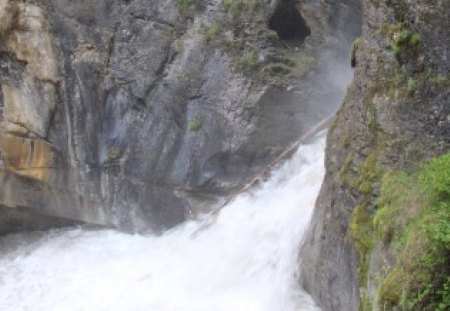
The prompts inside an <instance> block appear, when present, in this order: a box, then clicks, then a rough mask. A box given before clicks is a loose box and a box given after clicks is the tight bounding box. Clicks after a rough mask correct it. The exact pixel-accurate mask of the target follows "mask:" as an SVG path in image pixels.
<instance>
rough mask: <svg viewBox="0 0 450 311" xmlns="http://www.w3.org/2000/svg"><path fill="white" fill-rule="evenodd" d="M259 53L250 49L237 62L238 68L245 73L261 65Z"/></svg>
mask: <svg viewBox="0 0 450 311" xmlns="http://www.w3.org/2000/svg"><path fill="white" fill-rule="evenodd" d="M258 60H259V53H258V52H257V51H249V52H246V53H244V54H243V55H242V56H241V57H240V58H239V59H238V60H237V62H236V69H237V70H239V71H242V72H244V73H248V72H250V71H254V70H256V69H257V68H258V67H259V65H260V64H259V61H258Z"/></svg>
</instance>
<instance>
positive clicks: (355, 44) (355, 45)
mask: <svg viewBox="0 0 450 311" xmlns="http://www.w3.org/2000/svg"><path fill="white" fill-rule="evenodd" d="M360 45H361V37H358V38H356V39H355V40H354V41H353V43H352V49H351V52H350V54H351V65H352V67H355V66H356V52H357V51H358V49H359V46H360Z"/></svg>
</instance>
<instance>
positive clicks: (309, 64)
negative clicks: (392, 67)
mask: <svg viewBox="0 0 450 311" xmlns="http://www.w3.org/2000/svg"><path fill="white" fill-rule="evenodd" d="M238 2H239V1H237V2H236V3H238ZM346 3H347V2H343V4H342V5H337V4H335V3H334V2H333V1H331V2H329V3H328V2H324V3H322V4H318V3H316V1H302V2H301V4H297V5H295V4H294V2H292V1H270V3H269V2H268V3H267V4H263V5H261V6H257V7H255V8H249V7H247V6H246V4H245V3H244V2H242V3H241V4H240V5H241V6H239V10H234V11H233V10H230V11H228V12H227V10H226V8H224V7H223V6H222V4H221V3H220V1H195V2H192V5H191V6H189V7H187V8H181V7H177V1H156V0H155V1H148V0H130V1H119V0H101V1H90V0H89V1H88V0H83V1H72V0H49V1H16V0H1V1H0V7H1V8H3V9H2V10H1V12H2V13H1V14H3V15H4V16H3V15H2V19H1V26H0V40H1V42H2V45H1V46H0V85H1V92H0V152H1V157H0V158H1V162H0V164H1V166H0V168H1V169H0V180H1V181H0V184H1V190H0V204H2V205H3V206H4V208H12V209H15V210H14V212H18V211H21V210H28V209H29V210H30V211H31V212H32V213H31V214H41V215H47V216H49V217H58V218H67V219H72V220H76V221H83V222H88V223H94V224H101V225H108V226H109V225H112V226H116V227H119V228H122V229H126V230H146V229H150V230H154V231H158V230H162V229H165V228H169V227H172V226H174V225H176V224H178V223H180V222H182V221H183V220H184V219H185V218H186V217H187V212H194V213H195V212H196V211H195V206H190V205H189V202H191V200H190V198H191V197H195V198H198V197H205V198H206V197H208V198H211V197H215V196H223V195H227V194H229V193H230V192H232V191H233V190H234V189H237V188H239V187H241V186H242V185H243V183H245V181H246V180H247V179H248V178H249V177H250V176H251V175H252V174H254V173H255V172H257V171H258V170H259V169H260V168H262V167H263V166H264V165H265V164H266V163H268V162H270V160H272V159H273V158H275V157H276V156H277V155H278V154H279V153H281V152H282V150H283V148H284V147H285V146H287V145H288V144H289V143H290V142H292V141H293V140H295V139H296V138H297V137H298V136H299V135H300V134H301V133H302V132H303V131H305V130H307V129H308V127H309V126H311V125H312V124H314V123H315V122H318V121H319V120H320V119H322V118H324V117H326V116H327V115H328V114H329V113H331V112H332V111H333V110H334V109H335V108H336V105H337V101H336V100H334V101H329V100H328V99H329V98H339V96H342V88H341V87H338V86H337V85H336V83H335V82H336V81H329V80H327V79H326V78H325V76H326V75H325V74H324V72H325V71H326V70H328V69H327V68H328V66H329V65H330V64H331V62H328V61H327V59H328V58H330V57H329V55H332V56H333V58H339V59H345V58H346V56H347V55H346V54H347V51H346V49H347V48H346V47H347V46H348V42H349V41H351V36H352V35H351V34H349V33H348V32H345V36H344V35H343V34H339V35H340V40H334V41H332V40H330V38H331V37H332V36H337V31H336V30H337V28H341V27H340V26H339V27H337V28H336V27H334V26H335V25H334V23H335V21H332V18H331V17H333V18H334V17H335V16H341V17H342V20H345V19H347V17H346V16H347V15H348V12H347V13H345V12H344V11H342V10H344V9H343V8H344V7H345V6H346ZM348 3H351V4H352V5H353V3H357V2H355V1H353V2H352V1H348ZM238 4H239V3H238ZM286 5H287V6H288V7H289V8H291V9H294V10H296V9H298V10H299V11H298V12H300V11H301V13H298V14H297V15H295V16H296V17H295V18H293V19H292V21H293V22H292V23H294V24H295V25H300V24H301V25H302V27H303V28H305V27H306V26H307V27H306V28H305V29H307V30H308V31H309V32H310V33H311V36H310V38H306V41H305V36H306V35H309V32H305V31H306V30H305V31H304V29H303V28H302V29H303V30H302V31H300V32H298V34H299V35H298V36H297V35H296V34H294V35H293V37H294V38H299V39H301V40H300V41H301V42H297V41H295V40H294V41H292V42H291V41H289V40H288V41H286V42H287V43H286V42H284V43H283V42H282V41H281V40H280V39H279V38H275V40H274V41H273V40H272V41H271V40H270V36H269V34H270V29H269V24H270V23H269V21H270V20H271V21H272V22H273V21H274V19H273V18H272V17H274V16H275V15H274V12H277V11H280V10H281V11H282V8H283V7H284V6H286ZM280 7H281V9H280ZM342 12H344V13H342ZM247 13H248V14H247ZM299 16H300V17H299ZM276 19H277V17H276V16H275V21H276ZM347 20H348V19H347ZM330 21H331V22H330ZM302 22H303V23H302ZM341 22H342V21H341ZM351 23H352V24H357V19H356V20H352V21H351ZM215 24H218V25H220V28H219V31H218V33H216V34H215V36H216V38H214V37H213V35H211V34H209V30H210V29H212V28H213V26H214V25H215ZM295 25H294V26H295ZM289 26H292V25H290V24H289V23H288V24H287V25H283V26H282V28H283V27H284V29H285V28H289ZM352 27H353V26H352ZM352 29H353V28H352ZM278 31H279V32H280V31H281V30H280V29H278ZM272 34H273V32H272ZM303 41H305V42H304V43H302V42H303ZM300 43H301V44H300ZM230 44H231V48H230ZM296 46H297V47H299V46H300V49H299V50H298V51H297V48H296ZM344 47H345V48H344ZM326 49H332V50H333V51H331V52H327V51H326ZM324 50H325V51H324ZM319 51H322V52H320V53H319ZM302 53H303V54H302ZM249 55H250V57H247V58H245V57H244V56H249ZM252 55H256V56H257V57H256V58H255V57H253V56H252ZM285 55H288V56H289V57H288V58H286V57H287V56H285ZM297 56H298V57H297ZM319 56H320V57H319ZM296 57H297V58H296ZM293 59H294V60H293ZM245 60H246V61H247V63H245ZM249 62H250V63H249ZM252 62H253V63H252ZM283 62H284V63H283ZM236 64H239V65H240V66H241V67H242V68H244V69H241V70H240V69H239V68H240V67H239V66H237V65H236ZM274 64H275V65H276V66H272V65H274ZM280 64H281V65H280ZM286 64H287V65H286ZM244 65H245V66H247V67H245V66H244ZM282 65H283V66H284V67H283V66H282ZM286 66H287V67H288V68H291V67H292V68H294V67H295V68H297V69H296V70H298V72H297V73H296V74H297V76H300V80H297V81H295V82H289V81H294V80H293V79H290V80H289V79H287V78H286V77H285V75H286V74H285V72H284V71H283V70H286ZM246 68H247V69H248V68H252V69H251V70H253V71H246V70H247V69H246ZM255 68H256V69H255ZM274 68H275V69H274ZM277 68H278V69H277ZM280 68H281V69H280ZM271 70H273V72H272V71H271ZM288 70H290V69H288ZM267 72H269V73H270V74H267ZM344 72H345V76H346V77H347V78H348V77H351V76H350V75H349V74H348V73H349V72H348V71H346V70H344ZM263 73H264V74H263ZM261 77H264V79H263V78H261ZM288 85H290V87H289V91H287V90H286V86H288ZM330 85H331V87H330ZM324 89H327V92H323V90H324ZM336 94H337V95H336ZM7 214H8V213H4V214H2V215H5V216H4V217H5V218H6V217H8V216H7ZM23 228H24V229H26V226H23Z"/></svg>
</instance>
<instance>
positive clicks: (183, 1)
mask: <svg viewBox="0 0 450 311" xmlns="http://www.w3.org/2000/svg"><path fill="white" fill-rule="evenodd" d="M193 4H194V0H177V8H178V10H179V11H180V12H181V13H183V12H186V11H187V9H189V8H190V7H191V6H192V5H193Z"/></svg>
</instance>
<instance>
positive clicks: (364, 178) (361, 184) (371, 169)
mask: <svg viewBox="0 0 450 311" xmlns="http://www.w3.org/2000/svg"><path fill="white" fill-rule="evenodd" d="M357 172H358V174H357V176H356V178H355V179H354V180H353V182H352V185H351V186H352V188H353V189H357V190H359V191H361V190H364V192H363V191H361V193H362V194H365V195H369V194H371V190H372V184H373V183H375V182H378V181H379V180H380V179H381V177H382V175H383V172H382V170H381V168H379V167H378V165H377V152H375V151H373V152H372V153H371V154H370V155H369V156H368V157H367V158H366V160H365V161H364V162H362V163H361V164H359V165H358V168H357ZM369 185H370V186H369ZM369 188H370V189H369ZM369 190H370V192H368V191H369Z"/></svg>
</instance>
